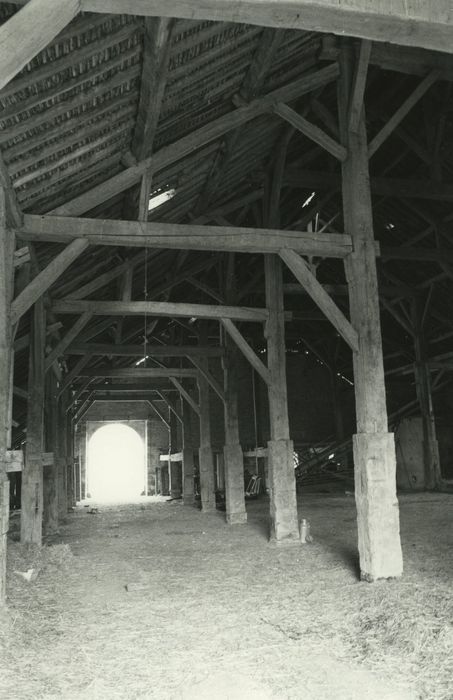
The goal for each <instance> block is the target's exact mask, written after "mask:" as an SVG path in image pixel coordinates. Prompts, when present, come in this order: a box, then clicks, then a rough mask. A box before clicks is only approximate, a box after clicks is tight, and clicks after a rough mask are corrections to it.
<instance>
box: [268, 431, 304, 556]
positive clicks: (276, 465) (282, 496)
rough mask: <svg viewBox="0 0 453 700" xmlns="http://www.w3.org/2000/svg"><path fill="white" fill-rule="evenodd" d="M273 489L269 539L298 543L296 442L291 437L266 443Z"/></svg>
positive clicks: (271, 491) (271, 488) (271, 493)
mask: <svg viewBox="0 0 453 700" xmlns="http://www.w3.org/2000/svg"><path fill="white" fill-rule="evenodd" d="M267 448H268V460H269V490H270V516H271V530H270V539H271V540H274V541H276V542H279V543H280V542H282V543H284V542H294V543H296V542H299V541H300V540H299V525H298V521H297V501H296V480H295V476H294V458H293V456H294V445H293V442H292V440H270V441H269V442H268V443H267Z"/></svg>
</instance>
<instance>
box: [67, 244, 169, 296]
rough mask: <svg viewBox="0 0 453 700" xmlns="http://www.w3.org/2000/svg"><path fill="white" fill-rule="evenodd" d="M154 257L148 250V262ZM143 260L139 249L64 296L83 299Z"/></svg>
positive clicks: (142, 254)
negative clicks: (134, 253) (126, 258)
mask: <svg viewBox="0 0 453 700" xmlns="http://www.w3.org/2000/svg"><path fill="white" fill-rule="evenodd" d="M156 254H157V253H156ZM154 257H155V254H154V253H153V252H152V251H149V253H148V262H149V260H150V259H152V258H154ZM144 260H145V253H144V252H143V251H140V253H137V255H134V256H133V257H132V258H129V259H128V260H125V261H124V262H123V263H120V265H117V266H116V267H114V268H113V269H110V270H108V271H107V272H103V273H102V274H101V275H96V277H95V278H94V279H93V280H90V281H89V282H87V283H86V284H84V285H82V286H81V287H80V286H79V287H78V288H77V289H75V290H74V291H73V292H70V293H69V294H68V295H67V296H66V297H65V298H66V299H83V298H84V297H87V296H89V295H90V294H93V292H97V290H98V289H101V288H102V287H105V285H107V284H109V282H112V280H114V279H116V278H117V277H120V276H121V275H122V274H124V272H126V270H128V269H129V268H134V267H135V266H136V265H138V264H140V263H142V262H144Z"/></svg>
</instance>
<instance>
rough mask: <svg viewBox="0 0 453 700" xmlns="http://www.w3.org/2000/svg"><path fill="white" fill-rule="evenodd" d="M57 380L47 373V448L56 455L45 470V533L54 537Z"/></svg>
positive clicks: (56, 493) (45, 422)
mask: <svg viewBox="0 0 453 700" xmlns="http://www.w3.org/2000/svg"><path fill="white" fill-rule="evenodd" d="M57 393H58V387H57V379H56V377H55V374H54V373H53V372H47V374H46V383H45V411H44V413H45V419H44V427H45V448H46V452H53V453H54V461H53V464H52V465H49V466H46V467H45V469H44V496H43V499H44V502H43V532H44V534H45V535H54V534H56V533H57V532H58V490H57V466H56V463H55V447H56V442H57V404H58V399H57Z"/></svg>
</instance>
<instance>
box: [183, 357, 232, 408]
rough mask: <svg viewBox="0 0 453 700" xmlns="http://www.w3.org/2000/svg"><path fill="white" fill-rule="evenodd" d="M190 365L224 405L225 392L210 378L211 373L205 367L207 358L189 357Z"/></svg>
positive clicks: (214, 379) (213, 378)
mask: <svg viewBox="0 0 453 700" xmlns="http://www.w3.org/2000/svg"><path fill="white" fill-rule="evenodd" d="M189 359H190V361H191V362H192V364H193V365H194V366H195V367H196V368H197V369H198V371H199V372H200V374H201V375H202V376H203V377H204V378H205V379H206V381H207V382H208V384H209V386H210V387H211V389H213V391H214V392H215V393H216V394H217V396H218V397H219V399H220V400H221V401H222V402H223V403H225V392H224V391H223V389H222V387H221V386H220V384H219V383H218V381H217V380H216V378H215V377H213V376H212V374H211V372H210V371H209V368H208V365H207V358H203V359H201V358H196V357H190V358H189Z"/></svg>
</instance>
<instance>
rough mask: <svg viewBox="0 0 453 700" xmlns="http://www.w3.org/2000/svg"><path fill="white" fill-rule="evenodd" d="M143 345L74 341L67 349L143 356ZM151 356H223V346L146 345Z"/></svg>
mask: <svg viewBox="0 0 453 700" xmlns="http://www.w3.org/2000/svg"><path fill="white" fill-rule="evenodd" d="M143 350H144V346H143V345H115V344H113V343H74V344H72V345H70V347H69V348H68V349H67V350H66V354H67V355H86V354H87V353H89V354H91V355H112V356H117V357H143ZM146 354H147V355H148V356H149V357H186V356H187V355H193V356H194V357H198V356H200V355H201V356H202V357H222V356H223V354H224V349H223V348H216V347H213V346H211V345H148V344H147V345H146Z"/></svg>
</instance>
